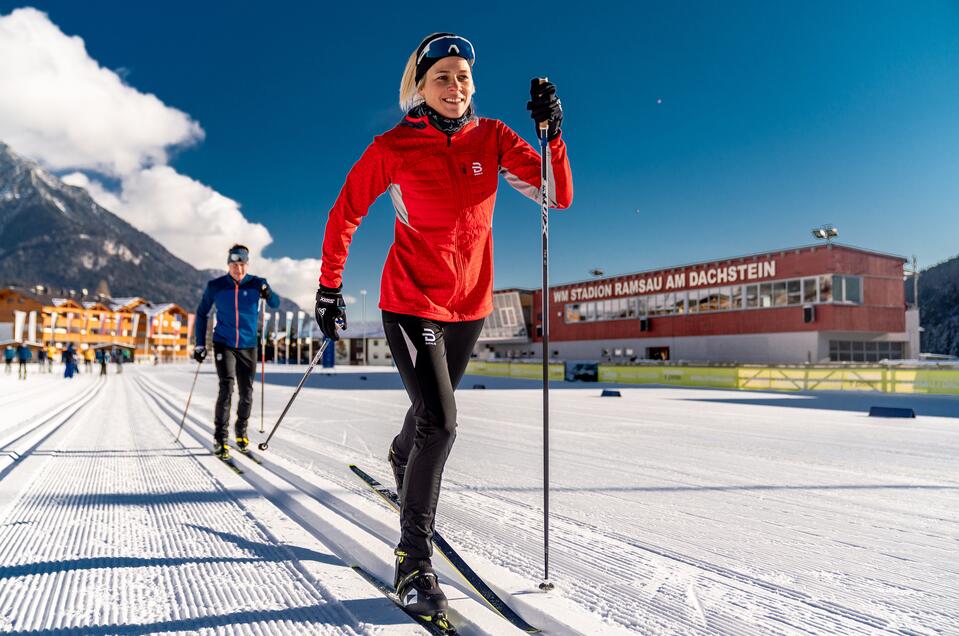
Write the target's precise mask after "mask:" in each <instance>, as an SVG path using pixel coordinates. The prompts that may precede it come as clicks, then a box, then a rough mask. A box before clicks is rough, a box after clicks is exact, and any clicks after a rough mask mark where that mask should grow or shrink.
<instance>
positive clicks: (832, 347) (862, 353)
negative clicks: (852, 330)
mask: <svg viewBox="0 0 959 636" xmlns="http://www.w3.org/2000/svg"><path fill="white" fill-rule="evenodd" d="M904 355H905V343H904V342H876V341H868V342H863V341H856V340H830V341H829V360H830V361H831V362H880V361H882V360H902V359H903V357H904Z"/></svg>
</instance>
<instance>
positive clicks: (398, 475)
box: [386, 444, 406, 501]
mask: <svg viewBox="0 0 959 636" xmlns="http://www.w3.org/2000/svg"><path fill="white" fill-rule="evenodd" d="M386 461H387V462H389V464H390V468H392V469H393V479H394V480H396V496H397V497H399V498H400V501H403V476H404V475H405V474H406V465H405V464H400V463H399V460H398V459H397V457H396V453H394V452H393V445H392V444H390V452H389V455H387V457H386Z"/></svg>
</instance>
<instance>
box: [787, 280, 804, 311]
mask: <svg viewBox="0 0 959 636" xmlns="http://www.w3.org/2000/svg"><path fill="white" fill-rule="evenodd" d="M786 304H787V305H799V304H802V281H800V280H790V281H786Z"/></svg>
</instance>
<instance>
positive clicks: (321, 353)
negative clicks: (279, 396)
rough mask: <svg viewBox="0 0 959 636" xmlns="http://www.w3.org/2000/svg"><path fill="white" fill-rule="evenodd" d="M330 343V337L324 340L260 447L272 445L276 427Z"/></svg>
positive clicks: (263, 449) (262, 449) (262, 448)
mask: <svg viewBox="0 0 959 636" xmlns="http://www.w3.org/2000/svg"><path fill="white" fill-rule="evenodd" d="M329 343H330V340H329V338H325V339H324V340H323V344H321V345H320V348H319V349H318V350H317V352H316V355H315V356H313V360H311V361H310V366H309V367H307V369H306V373H304V374H303V377H302V378H300V383H299V384H297V385H296V390H295V391H293V395H291V396H290V401H289V402H287V403H286V407H285V408H284V409H283V412H282V413H280V419H278V420H277V421H276V424H274V425H273V430H272V431H270V434H269V435H268V436H267V438H266V440H265V441H263V442H260V444H259V449H260V450H261V451H265V450H266V449H267V448H269V447H270V446H269V445H270V440H271V439H273V434H274V433H276V429H278V428H279V427H280V422H282V421H283V418H284V417H285V416H286V412H287V411H289V410H290V407H291V406H292V405H293V400H295V399H296V396H297V394H299V392H300V389H302V388H303V384H304V383H305V382H306V379H307V378H308V377H310V373H312V372H313V367H315V366H316V363H317V362H319V361H320V358H321V357H323V352H324V351H325V350H326V346H327V345H328V344H329Z"/></svg>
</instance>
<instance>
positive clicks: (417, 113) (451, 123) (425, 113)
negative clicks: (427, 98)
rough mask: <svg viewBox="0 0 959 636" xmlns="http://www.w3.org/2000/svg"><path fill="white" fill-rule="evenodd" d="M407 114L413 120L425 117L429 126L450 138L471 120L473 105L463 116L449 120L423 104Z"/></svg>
mask: <svg viewBox="0 0 959 636" xmlns="http://www.w3.org/2000/svg"><path fill="white" fill-rule="evenodd" d="M407 114H408V115H409V116H410V117H412V118H414V119H416V118H419V117H426V118H427V119H429V122H430V124H432V125H433V128H436V129H437V130H439V131H440V132H442V133H446V135H447V136H452V135H455V134H456V133H458V132H459V131H460V129H461V128H462V127H463V126H465V125H466V124H467V122H469V121H470V120H471V119H473V105H472V104H470V105H469V108H467V109H466V112H465V113H463V116H462V117H457V118H456V119H450V118H449V117H444V116H443V115H440V114H439V113H438V112H436V111H435V110H433V109H432V108H431V107H429V106H427V105H426V104H425V103H422V104H417V105H416V106H414V107H413V108H412V109H411V110H410V112H409V113H407Z"/></svg>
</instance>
